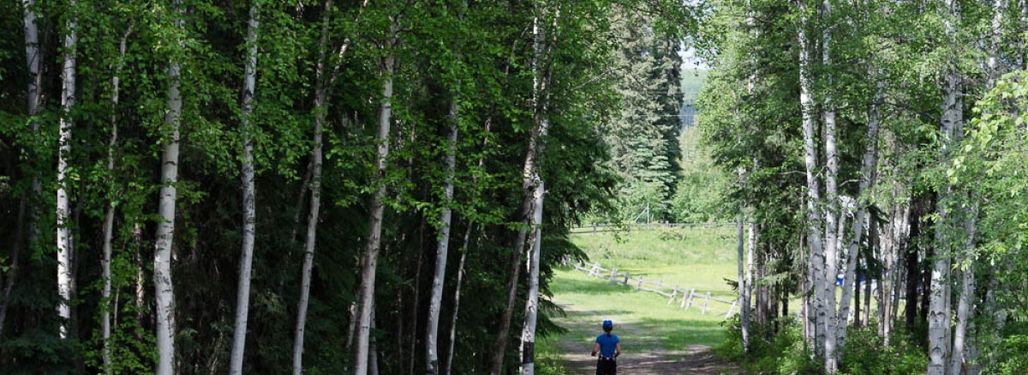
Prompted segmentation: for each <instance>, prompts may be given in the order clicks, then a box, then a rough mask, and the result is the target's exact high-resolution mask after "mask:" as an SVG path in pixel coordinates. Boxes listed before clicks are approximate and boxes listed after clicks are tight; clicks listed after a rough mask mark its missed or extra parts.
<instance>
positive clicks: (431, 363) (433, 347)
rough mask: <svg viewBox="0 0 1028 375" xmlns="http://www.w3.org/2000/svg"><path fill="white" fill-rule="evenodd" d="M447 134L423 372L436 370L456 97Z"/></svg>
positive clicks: (454, 148) (453, 163) (454, 158)
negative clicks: (444, 177)
mask: <svg viewBox="0 0 1028 375" xmlns="http://www.w3.org/2000/svg"><path fill="white" fill-rule="evenodd" d="M449 117H450V135H449V138H448V139H447V142H448V147H447V151H446V182H445V186H444V187H443V209H442V212H440V213H439V222H440V227H439V240H438V243H437V244H436V254H435V273H434V274H433V276H432V295H431V296H430V297H429V304H428V327H426V328H425V365H426V368H425V373H426V374H429V375H435V374H438V373H439V349H438V348H439V343H438V340H437V335H438V333H439V310H440V309H441V307H442V303H443V282H444V281H445V280H446V258H447V256H448V254H447V253H448V250H449V247H450V224H451V220H452V218H453V213H452V211H451V209H450V205H451V204H452V203H453V175H454V171H455V169H456V163H457V100H456V98H453V99H451V101H450V114H449Z"/></svg>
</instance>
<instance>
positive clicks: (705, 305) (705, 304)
mask: <svg viewBox="0 0 1028 375" xmlns="http://www.w3.org/2000/svg"><path fill="white" fill-rule="evenodd" d="M708 305H710V292H707V299H705V300H703V315H707V306H708Z"/></svg>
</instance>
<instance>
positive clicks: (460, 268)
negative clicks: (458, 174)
mask: <svg viewBox="0 0 1028 375" xmlns="http://www.w3.org/2000/svg"><path fill="white" fill-rule="evenodd" d="M472 227H474V225H473V224H472V223H470V222H469V223H468V229H467V230H465V231H464V242H463V244H462V245H461V250H460V262H458V263H457V285H456V286H455V288H454V292H453V318H452V319H451V321H450V348H449V350H448V351H447V352H446V367H445V370H444V371H442V373H443V374H446V375H450V373H451V371H453V352H454V351H455V350H456V348H457V317H458V312H459V311H460V289H461V286H462V285H461V284H463V282H464V262H465V261H466V260H467V258H468V241H470V240H471V228H472Z"/></svg>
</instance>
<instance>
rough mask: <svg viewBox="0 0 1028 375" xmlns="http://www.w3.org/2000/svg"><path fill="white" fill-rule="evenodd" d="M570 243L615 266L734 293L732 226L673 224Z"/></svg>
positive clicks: (671, 281)
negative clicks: (703, 226)
mask: <svg viewBox="0 0 1028 375" xmlns="http://www.w3.org/2000/svg"><path fill="white" fill-rule="evenodd" d="M572 242H574V243H575V245H577V246H578V247H580V248H581V249H582V250H583V251H585V253H586V255H588V256H589V260H590V261H592V262H599V263H600V264H601V265H602V266H603V267H604V268H607V269H610V268H611V267H615V268H617V272H619V273H623V272H628V273H630V274H632V275H639V276H642V277H643V278H644V279H647V280H660V281H662V282H663V283H665V284H666V285H669V286H679V287H682V288H694V289H696V290H701V291H710V292H712V293H713V294H714V295H720V296H728V295H734V292H733V291H732V290H731V288H730V287H729V286H728V284H727V283H726V282H725V278H728V279H732V280H734V279H735V278H736V272H737V270H736V267H737V266H736V249H735V233H734V228H731V227H730V226H719V227H713V228H702V227H695V228H674V229H659V230H645V231H643V230H636V231H632V232H622V233H616V232H605V233H588V234H578V235H575V236H573V237H572Z"/></svg>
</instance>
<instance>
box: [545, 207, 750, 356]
mask: <svg viewBox="0 0 1028 375" xmlns="http://www.w3.org/2000/svg"><path fill="white" fill-rule="evenodd" d="M572 241H573V242H574V243H575V244H576V245H577V246H579V247H580V248H581V249H582V250H583V251H585V253H586V254H587V255H588V256H589V259H590V260H592V261H598V262H600V263H601V264H602V265H603V266H604V267H607V268H610V267H616V268H618V270H619V272H624V271H627V272H629V273H631V274H632V275H641V276H643V277H644V278H646V279H654V280H658V279H659V280H662V281H663V282H664V283H665V284H667V285H669V286H673V285H678V286H680V287H683V288H696V289H697V290H699V291H712V292H713V294H714V295H723V296H728V295H732V296H734V293H733V292H732V291H731V289H730V288H729V287H728V285H727V284H726V283H725V280H724V279H725V278H729V279H734V278H735V276H734V275H735V272H736V269H735V267H736V265H735V247H734V246H735V242H734V241H735V239H734V231H733V228H731V227H716V228H677V229H662V230H650V231H632V232H620V233H614V232H607V233H590V234H578V235H574V236H572ZM550 291H551V292H552V293H553V300H554V301H555V302H556V303H557V304H559V305H562V306H565V307H566V309H567V314H566V316H563V317H556V318H555V321H556V323H557V324H559V325H560V326H562V327H564V328H566V329H567V330H568V332H567V333H565V334H563V335H560V336H552V337H544V338H540V339H539V342H538V344H537V345H538V346H537V349H538V350H537V353H538V355H537V367H538V370H539V373H540V374H547V375H563V374H564V373H565V372H564V370H563V368H561V366H560V355H561V354H562V353H563V352H564V351H565V350H568V349H567V346H568V345H571V346H575V347H590V346H591V345H590V344H591V343H592V341H593V340H594V339H595V337H596V335H597V334H598V333H599V332H600V330H599V322H601V321H603V320H604V319H613V320H614V321H615V333H618V334H619V335H620V336H621V337H622V343H623V344H622V345H623V347H624V348H625V350H641V351H646V350H649V349H651V348H663V349H667V350H670V351H684V350H686V348H688V347H689V346H691V345H706V346H716V345H718V344H720V343H721V342H723V341H724V339H725V336H724V335H725V331H724V328H723V327H721V321H722V319H723V317H724V314H725V311H727V309H728V305H723V304H720V303H716V302H711V303H710V310H709V312H708V313H707V314H702V312H701V310H700V309H699V308H697V306H698V305H697V304H694V305H693V307H692V308H690V309H688V310H682V309H680V308H679V301H680V298H676V299H675V301H674V303H672V304H671V305H668V303H667V302H668V301H667V298H665V297H662V296H659V295H657V294H654V293H649V292H641V291H637V290H635V289H634V288H632V287H629V286H625V285H620V284H615V283H612V282H609V281H607V280H604V279H600V278H594V277H589V276H588V275H587V274H586V273H585V272H582V271H578V270H575V269H561V270H557V271H556V272H555V273H554V275H553V280H552V281H551V283H550ZM723 299H724V298H723Z"/></svg>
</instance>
